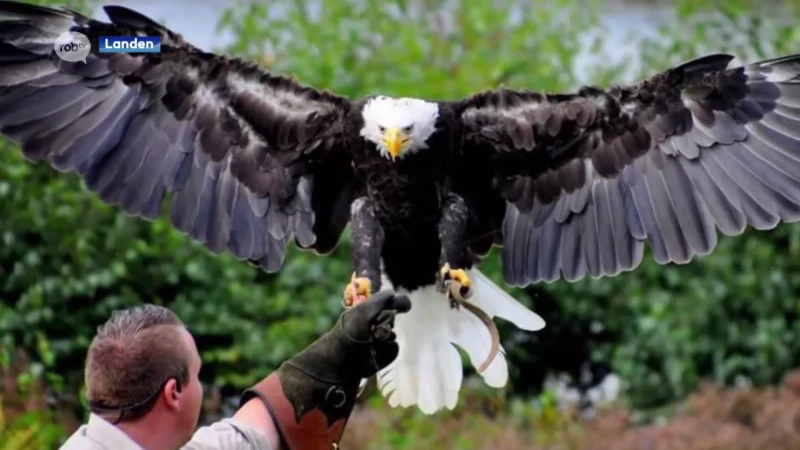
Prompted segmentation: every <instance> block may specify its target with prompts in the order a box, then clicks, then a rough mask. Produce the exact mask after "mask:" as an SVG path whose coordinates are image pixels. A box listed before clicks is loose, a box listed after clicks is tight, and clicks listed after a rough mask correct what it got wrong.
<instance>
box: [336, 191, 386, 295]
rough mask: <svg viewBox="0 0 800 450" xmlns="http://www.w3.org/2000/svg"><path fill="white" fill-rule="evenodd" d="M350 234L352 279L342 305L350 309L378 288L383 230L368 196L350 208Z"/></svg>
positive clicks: (358, 199) (379, 285)
mask: <svg viewBox="0 0 800 450" xmlns="http://www.w3.org/2000/svg"><path fill="white" fill-rule="evenodd" d="M350 216H351V218H350V221H351V228H352V234H353V268H354V270H355V271H354V272H353V276H352V277H351V279H350V283H349V284H348V285H347V287H345V289H344V306H345V308H350V307H353V306H355V305H356V304H358V303H361V302H363V301H365V300H366V299H368V298H369V297H370V296H371V295H372V294H373V293H374V292H378V291H379V290H380V289H381V250H382V249H383V240H384V234H383V228H382V227H381V224H380V223H379V222H378V219H377V218H376V217H375V209H374V208H373V207H372V204H370V202H369V199H368V198H367V197H359V198H357V199H355V200H354V201H353V204H352V205H351V206H350Z"/></svg>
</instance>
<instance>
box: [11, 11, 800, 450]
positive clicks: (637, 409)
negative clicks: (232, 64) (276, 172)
mask: <svg viewBox="0 0 800 450" xmlns="http://www.w3.org/2000/svg"><path fill="white" fill-rule="evenodd" d="M37 3H54V2H49V1H39V2H37ZM59 3H63V2H59ZM67 4H68V5H69V6H71V7H74V8H78V9H81V10H82V11H84V12H88V13H93V14H94V15H95V16H96V17H98V18H103V19H105V17H104V15H103V14H102V12H101V10H99V8H98V5H99V3H92V2H81V1H79V2H67ZM122 4H125V5H127V6H129V7H133V8H135V9H138V10H140V11H142V12H144V13H145V14H148V15H151V16H153V17H154V18H156V19H157V20H162V21H164V22H165V23H166V24H167V26H170V27H172V28H173V29H174V30H175V31H178V32H181V33H184V34H185V35H186V36H187V37H188V38H189V39H190V40H193V41H194V42H196V43H197V44H200V46H201V47H206V48H207V49H209V50H211V49H214V50H218V51H224V52H227V53H230V54H235V55H242V56H248V57H251V58H254V59H257V60H259V61H261V62H262V63H263V64H264V65H266V66H267V67H269V68H271V69H272V70H274V71H276V72H279V73H283V74H293V75H294V76H296V77H297V78H298V79H299V80H301V81H303V82H305V83H308V84H312V85H314V86H316V87H318V88H326V89H331V90H333V91H336V92H338V93H340V94H344V95H348V96H352V97H359V96H362V95H366V94H374V93H384V94H393V95H406V96H416V97H434V98H437V99H442V98H444V99H455V98H458V97H461V96H465V95H468V94H470V93H471V92H474V91H477V90H482V89H487V88H493V87H496V86H498V84H500V83H504V84H506V85H508V86H509V87H512V88H526V89H534V90H550V91H567V90H573V89H576V88H577V87H578V86H580V85H581V84H583V83H592V84H598V85H601V86H607V85H608V84H610V83H614V82H629V81H634V80H636V79H639V78H641V77H643V76H646V75H647V74H653V73H654V72H655V71H658V70H662V69H666V68H667V67H669V66H671V65H674V64H677V63H679V62H682V61H684V60H686V59H688V58H692V57H695V56H699V55H701V54H704V53H708V52H716V51H723V52H731V53H733V54H735V55H737V56H738V57H740V58H742V59H743V60H747V61H752V60H755V59H759V58H769V57H774V56H778V55H782V54H788V53H796V52H800V22H798V19H800V5H799V4H797V3H796V2H790V1H789V0H786V1H784V2H781V1H758V2H757V1H750V0H730V1H723V0H719V1H711V0H678V1H676V2H674V3H669V2H658V1H638V2H625V1H619V0H618V1H614V2H610V3H609V2H602V1H597V0H590V1H589V0H587V1H570V0H549V1H546V2H531V3H528V2H524V1H510V0H492V1H488V0H487V1H484V2H481V1H478V0H476V1H468V0H460V1H459V0H451V1H444V0H416V1H412V0H408V1H405V0H396V1H383V2H377V1H375V2H367V1H358V0H313V1H312V0H270V1H268V2H252V3H243V2H226V1H218V2H202V1H192V2H190V1H188V0H165V1H162V2H147V1H129V2H122ZM195 39H199V40H201V41H197V40H195ZM484 270H485V271H486V272H487V273H488V274H489V275H490V276H491V277H492V278H494V279H495V280H497V281H501V280H502V278H501V277H500V271H499V258H498V252H497V251H494V252H493V254H492V256H491V257H490V258H489V259H488V260H487V262H486V263H485V265H484ZM350 273H351V267H350V242H349V233H346V236H345V239H344V241H343V242H342V245H341V246H340V247H339V249H338V250H337V251H336V252H335V253H334V254H333V255H332V256H329V257H324V258H323V257H316V256H314V255H312V254H306V253H302V252H298V251H295V250H294V249H292V250H291V251H290V252H289V255H288V257H287V261H286V264H285V266H284V268H283V270H282V271H281V273H280V274H278V275H277V276H268V275H266V274H264V273H261V272H259V271H258V270H256V269H254V268H251V267H250V266H248V265H247V264H244V263H241V262H239V261H237V260H235V259H234V258H233V257H231V256H229V255H225V256H214V255H211V254H210V253H209V252H207V251H206V250H205V249H204V248H203V247H202V246H200V245H199V244H195V243H193V242H191V241H190V240H189V239H188V238H186V237H184V236H183V235H181V234H180V233H178V232H177V231H175V230H173V229H172V228H171V227H170V225H169V224H168V221H167V220H166V219H162V220H159V221H156V222H154V223H149V222H144V221H142V220H138V219H133V218H130V217H127V216H125V215H123V214H122V213H120V212H119V211H118V210H116V209H114V208H111V207H108V206H106V205H104V204H102V203H101V202H100V201H99V200H97V199H96V198H94V196H93V195H92V194H90V193H89V192H88V190H86V189H84V188H83V186H82V185H81V182H80V181H79V180H78V178H77V177H76V176H72V175H64V174H58V173H57V172H55V171H54V170H52V169H50V168H49V167H47V166H45V165H31V164H29V163H27V162H25V161H24V160H23V159H22V157H21V156H20V153H19V152H18V150H17V149H16V148H14V147H13V146H12V145H10V144H8V143H6V142H0V299H2V302H0V364H1V367H2V369H0V370H2V375H3V378H2V380H0V381H2V385H0V401H1V402H2V405H3V408H2V409H0V412H1V413H2V414H0V450H11V449H17V448H20V449H21V448H25V449H31V448H33V449H38V448H42V449H46V448H55V447H57V445H58V443H59V442H61V440H62V439H64V437H65V436H66V435H67V434H68V433H70V432H71V431H72V430H73V429H74V427H75V426H77V425H78V424H79V423H80V422H81V421H82V420H83V419H84V418H85V414H86V410H85V408H84V405H83V398H82V395H81V394H82V393H81V383H82V376H83V374H82V370H83V362H84V354H85V350H86V347H87V345H88V343H89V341H90V339H91V338H92V335H93V332H94V330H95V328H96V327H97V326H98V325H99V324H100V323H102V322H103V321H104V320H105V319H106V318H107V317H108V316H109V314H110V312H111V311H112V310H114V309H117V308H122V307H126V306H131V305H135V304H138V303H140V302H154V303H159V304H163V305H166V306H169V307H170V308H172V309H173V310H175V311H176V312H177V313H178V314H179V315H180V316H181V317H182V318H183V319H184V321H185V322H186V323H187V324H188V325H189V326H190V327H191V328H192V329H193V330H194V332H195V333H198V334H200V335H202V339H201V341H200V345H201V346H202V348H201V353H202V355H203V358H204V361H205V366H206V368H205V369H204V372H203V378H204V381H205V382H206V383H207V384H208V386H209V387H210V388H209V390H208V392H209V394H208V397H209V398H208V401H207V402H206V405H205V407H206V408H205V412H204V420H205V421H209V420H213V419H215V418H217V417H219V416H220V415H224V414H226V413H228V412H229V411H230V407H229V404H230V401H231V399H234V398H235V396H236V395H237V393H238V392H239V391H240V390H241V389H242V388H244V387H246V386H248V385H250V384H251V383H253V382H255V381H257V380H258V379H260V378H261V377H263V376H264V375H266V374H267V373H268V372H270V371H271V370H273V369H274V368H276V367H277V365H278V364H279V363H280V362H281V361H283V360H284V359H286V358H288V357H290V356H291V355H292V354H294V353H295V352H297V351H298V350H300V349H301V348H303V347H304V346H305V345H308V344H309V343H310V342H311V341H313V340H314V339H315V338H316V337H317V336H319V335H320V334H321V333H323V332H324V331H326V330H327V329H328V328H329V327H330V326H331V325H332V324H333V322H334V320H335V319H336V317H337V315H338V314H339V312H340V311H341V309H340V308H341V306H340V300H341V299H340V296H341V292H342V288H343V286H344V284H345V283H346V282H347V281H348V280H349V276H350ZM510 292H512V293H514V294H515V295H517V296H518V298H520V299H522V300H523V301H524V302H525V303H526V304H528V305H529V306H531V307H532V308H533V309H534V310H536V311H537V312H538V313H539V314H541V315H542V316H543V317H544V318H545V320H546V321H547V323H548V326H547V327H546V328H545V329H544V330H543V331H541V332H538V333H524V332H519V331H515V330H514V329H512V328H511V327H508V326H506V325H507V324H504V323H501V324H500V326H501V335H502V336H503V339H504V342H503V343H504V345H505V347H506V348H507V349H508V354H509V359H510V367H511V370H512V380H511V383H510V385H509V386H508V388H507V389H505V390H502V391H498V390H492V389H487V388H485V387H483V386H482V384H481V383H477V384H473V383H470V382H469V381H468V382H466V383H465V388H464V390H463V391H462V396H461V400H460V401H459V406H458V408H457V409H456V411H454V412H448V413H440V414H438V415H436V416H432V417H426V416H423V415H421V414H420V413H418V412H417V411H416V410H413V409H412V410H406V411H403V410H389V409H388V407H387V406H386V404H385V402H384V401H383V399H381V398H380V397H379V396H378V395H377V394H375V393H374V391H372V395H371V396H367V398H366V399H365V401H364V403H363V404H362V405H360V407H359V409H358V410H357V412H356V414H355V416H354V418H353V420H352V421H351V422H350V425H349V428H348V430H347V437H346V439H345V443H346V446H345V447H344V448H347V449H378V450H381V449H440V448H441V449H445V448H455V449H484V448H485V449H489V448H508V449H515V448H542V449H544V448H547V449H572V448H574V449H578V448H580V449H584V448H586V449H602V448H611V449H623V448H631V449H633V448H636V449H639V448H642V449H645V448H646V449H661V448H664V449H666V448H670V449H671V448H683V449H693V448H698V449H699V448H703V449H712V448H742V449H744V448H748V449H749V448H754V449H755V448H758V449H765V448H800V431H798V427H800V425H798V424H800V408H799V407H798V406H797V404H800V401H796V402H795V403H792V402H793V401H795V400H796V399H794V397H792V395H793V394H792V393H793V392H794V391H793V390H792V389H793V388H792V386H794V385H793V384H792V383H791V382H790V381H791V378H789V381H785V382H783V384H781V383H782V380H784V378H785V377H786V374H787V373H789V372H790V371H791V370H792V369H793V368H795V367H798V366H800V226H796V225H795V226H792V225H782V226H780V227H778V228H777V229H776V230H774V231H772V232H754V231H750V232H748V233H746V234H745V235H744V236H742V237H739V238H726V237H721V238H720V243H719V246H718V248H717V250H716V251H715V252H714V253H713V254H712V255H711V256H708V257H704V258H700V259H697V260H695V261H694V262H693V263H691V264H688V265H685V266H668V267H664V266H659V265H658V264H656V263H654V262H653V261H652V260H650V259H649V255H648V256H646V262H645V263H644V264H643V265H642V266H641V267H640V268H639V269H638V270H637V271H635V272H632V273H628V274H623V275H621V276H618V277H616V278H610V279H601V280H591V279H587V280H584V281H581V282H578V283H574V284H570V283H567V282H563V281H562V282H557V283H554V284H551V285H539V286H532V287H530V288H528V289H524V290H522V289H510ZM607 373H613V374H614V376H615V377H619V379H620V380H622V385H621V387H622V390H621V391H620V393H619V396H618V397H617V398H616V399H615V400H614V402H612V403H611V404H609V405H595V408H594V409H593V411H594V415H592V416H590V415H587V414H583V415H578V414H576V412H575V410H574V408H570V407H565V406H564V405H565V397H564V396H563V395H560V394H559V392H560V391H562V390H563V389H560V388H559V389H556V388H553V386H556V385H554V384H553V383H545V381H546V380H548V379H552V378H553V377H561V378H567V379H571V380H573V381H574V382H578V381H580V380H581V379H582V378H584V380H583V383H584V384H592V383H593V382H596V381H599V380H600V379H602V377H603V376H604V375H605V374H607ZM470 374H472V372H470ZM587 374H591V375H593V376H590V377H588V378H587ZM582 375H583V376H582ZM592 378H594V379H593V380H592ZM703 380H711V381H713V382H715V383H717V384H719V385H722V386H727V387H737V386H738V387H737V388H736V389H735V390H727V391H724V390H719V389H717V388H707V389H704V390H702V392H701V393H700V394H695V393H696V392H698V389H700V388H701V385H702V382H703ZM750 385H753V386H755V387H762V386H765V387H767V386H778V387H776V388H765V389H769V390H766V391H765V390H760V391H750V390H748V388H747V386H750ZM742 386H744V387H742ZM743 396H744V397H743ZM787 396H788V397H787ZM687 399H688V400H687ZM742 399H744V400H742ZM775 399H778V400H775ZM771 401H778V402H779V404H780V407H779V408H777V409H776V407H774V406H770V405H772V404H771V403H769V402H771ZM698 405H699V406H698ZM704 405H705V406H704ZM791 405H794V406H791ZM703 408H705V409H703ZM770 408H771V409H770ZM792 408H794V409H792ZM776 411H777V412H776ZM768 413H769V414H778V416H774V417H773V416H770V415H768ZM759 414H760V415H759ZM765 414H767V415H766V416H765ZM780 414H783V415H780ZM786 414H794V415H791V416H786ZM765 417H766V418H765ZM661 423H672V424H688V425H685V427H688V428H687V429H689V430H690V431H685V430H684V429H683V428H680V429H676V430H677V431H674V433H672V434H671V435H670V436H673V437H674V436H675V435H681V434H680V433H684V432H685V433H688V434H687V436H689V437H688V438H686V439H688V440H679V441H680V442H679V443H677V444H674V445H675V446H674V447H673V446H669V445H673V443H670V442H672V441H670V439H671V438H668V437H665V436H661V435H657V434H647V433H659V432H660V431H659V430H662V429H669V428H668V426H667V428H664V427H661V426H660V425H659V424H661ZM775 424H778V425H780V427H778V428H779V429H777V428H776V429H777V430H778V431H776V429H773V428H770V427H773V426H777V425H775ZM781 424H784V425H785V424H788V425H785V426H784V425H781ZM728 425H730V426H733V427H738V428H735V432H734V431H731V430H734V429H733V428H726V427H727V426H728ZM676 426H677V425H676ZM692 427H694V428H692ZM681 430H684V431H681ZM743 430H744V431H743ZM748 433H749V434H748ZM642 436H644V437H642ZM654 436H655V437H654ZM659 436H660V437H659ZM681 436H683V435H681ZM698 436H699V437H698ZM720 436H722V437H724V438H725V439H730V442H729V441H715V440H714V439H716V438H717V437H720ZM730 436H733V438H731V437H730ZM765 436H766V437H765ZM681 439H683V438H681ZM698 439H699V440H698ZM703 439H706V440H705V441H703ZM708 439H711V440H710V441H709V440H708ZM792 439H794V440H792ZM501 442H502V443H503V444H502V445H501V444H500V443H501ZM733 443H735V445H738V447H737V446H734V444H733ZM784 445H786V446H784Z"/></svg>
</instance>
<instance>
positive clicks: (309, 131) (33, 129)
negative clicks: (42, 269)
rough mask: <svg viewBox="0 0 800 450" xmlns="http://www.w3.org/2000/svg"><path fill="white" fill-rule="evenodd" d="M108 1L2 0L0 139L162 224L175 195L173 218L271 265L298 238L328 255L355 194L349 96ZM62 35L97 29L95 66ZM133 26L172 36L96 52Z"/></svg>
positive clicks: (195, 233) (210, 242)
mask: <svg viewBox="0 0 800 450" xmlns="http://www.w3.org/2000/svg"><path fill="white" fill-rule="evenodd" d="M105 9H106V12H107V13H108V15H109V17H110V18H111V21H112V23H110V24H109V23H103V22H99V21H95V20H91V19H89V18H86V17H83V16H81V15H79V14H77V13H74V12H69V11H60V10H54V9H49V8H43V7H38V6H33V5H25V4H20V3H12V2H0V61H2V65H0V133H2V135H4V136H6V137H8V138H10V139H12V140H14V141H17V142H19V143H21V146H22V150H23V152H24V155H25V157H26V158H28V159H30V160H34V161H40V160H46V161H48V162H49V163H50V164H51V165H52V166H53V167H55V168H57V169H58V170H61V171H75V172H78V173H79V174H80V175H81V176H82V177H83V178H84V179H85V182H86V185H87V186H88V187H89V189H91V190H92V191H93V192H95V193H97V194H98V195H99V196H100V198H102V199H103V200H104V201H105V202H108V203H111V204H115V205H119V206H120V207H121V208H122V209H123V210H124V211H126V212H128V213H130V214H133V215H138V216H142V217H146V218H150V219H152V218H155V217H156V216H157V215H158V214H159V212H160V210H161V204H162V202H163V200H164V199H165V197H166V195H167V194H168V193H174V195H173V198H172V202H171V220H172V223H173V224H174V225H175V226H176V227H177V228H178V229H180V230H182V231H183V232H185V233H187V234H189V235H190V236H192V237H193V238H194V239H197V240H198V241H200V242H202V243H204V244H205V245H206V246H207V247H208V248H209V249H210V250H212V251H214V252H216V253H219V252H222V251H224V250H225V249H228V250H230V251H231V252H232V253H233V254H234V255H236V257H238V258H240V259H246V260H250V261H252V262H254V263H257V264H259V265H260V266H261V267H262V268H264V269H265V270H267V271H270V272H272V271H277V270H278V269H279V268H280V267H281V265H282V263H283V257H284V252H285V245H286V244H287V242H288V241H289V240H290V239H292V238H293V237H294V238H295V239H296V242H297V244H298V245H300V246H301V247H304V248H308V247H310V248H313V249H315V250H317V251H319V252H321V253H325V252H328V251H331V250H332V249H333V248H334V247H335V246H336V244H337V242H338V240H339V237H340V235H341V233H342V231H343V230H344V228H345V226H346V225H347V222H348V220H349V214H350V211H349V206H350V202H351V200H352V199H351V198H350V197H351V196H352V192H353V184H354V180H353V179H352V178H351V177H352V171H351V170H350V165H349V159H348V158H347V155H346V154H345V148H344V147H343V144H342V141H341V134H342V133H341V131H342V126H343V117H344V115H345V114H346V113H347V110H348V108H350V102H349V101H348V100H346V99H344V98H341V97H337V96H335V95H333V94H330V93H327V92H319V91H316V90H313V89H311V88H307V87H304V86H301V85H299V84H298V83H296V82H295V81H293V80H291V79H288V78H283V77H279V76H274V75H271V74H269V73H268V72H266V71H265V70H264V69H262V68H260V67H258V66H257V65H256V64H254V63H251V62H248V61H243V60H240V59H234V58H228V57H225V56H220V55H215V54H211V53H206V52H203V51H201V50H199V49H197V48H195V47H193V46H191V45H190V44H188V43H186V42H184V41H183V39H182V38H181V36H180V35H177V34H175V33H173V32H171V31H169V30H167V29H166V28H164V27H162V26H161V25H159V24H158V23H156V22H154V21H152V20H151V19H149V18H147V17H145V16H142V15H141V14H139V13H136V12H134V11H131V10H129V9H126V8H122V7H106V8H105ZM65 31H78V32H82V33H83V34H85V35H87V36H88V37H89V39H90V41H91V42H92V53H91V54H90V55H89V57H88V60H87V63H86V64H84V63H83V62H77V63H68V62H65V61H62V60H60V59H58V57H57V56H56V55H55V53H54V51H53V48H54V47H53V45H54V42H55V40H56V38H57V37H58V36H59V35H60V34H62V33H63V32H65ZM136 34H139V35H149V36H154V35H157V36H161V38H162V45H161V53H160V54H138V55H133V54H120V53H116V54H115V53H111V54H99V53H98V52H97V48H98V46H97V44H98V38H99V36H101V35H128V36H130V35H136Z"/></svg>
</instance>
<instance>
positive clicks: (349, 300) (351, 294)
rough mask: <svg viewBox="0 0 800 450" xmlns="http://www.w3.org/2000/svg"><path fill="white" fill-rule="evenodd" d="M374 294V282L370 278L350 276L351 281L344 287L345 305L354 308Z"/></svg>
mask: <svg viewBox="0 0 800 450" xmlns="http://www.w3.org/2000/svg"><path fill="white" fill-rule="evenodd" d="M371 295H372V282H370V281H369V278H364V277H356V273H355V272H353V276H352V277H350V283H349V284H348V285H347V286H346V287H345V288H344V307H345V308H352V307H353V306H356V305H358V304H359V303H361V302H363V301H366V300H367V299H368V298H369V297H370V296H371Z"/></svg>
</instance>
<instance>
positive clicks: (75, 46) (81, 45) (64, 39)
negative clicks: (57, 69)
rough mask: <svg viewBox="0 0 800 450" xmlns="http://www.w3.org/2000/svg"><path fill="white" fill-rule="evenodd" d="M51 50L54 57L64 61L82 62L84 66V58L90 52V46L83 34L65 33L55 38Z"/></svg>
mask: <svg viewBox="0 0 800 450" xmlns="http://www.w3.org/2000/svg"><path fill="white" fill-rule="evenodd" d="M53 49H54V50H55V52H56V56H58V57H59V58H61V59H63V60H64V61H67V62H78V61H83V63H84V64H86V57H87V56H89V53H90V52H91V51H92V44H91V42H89V38H88V37H86V35H85V34H83V33H76V32H74V31H67V32H66V33H63V34H61V36H59V37H57V38H56V42H55V44H53Z"/></svg>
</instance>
